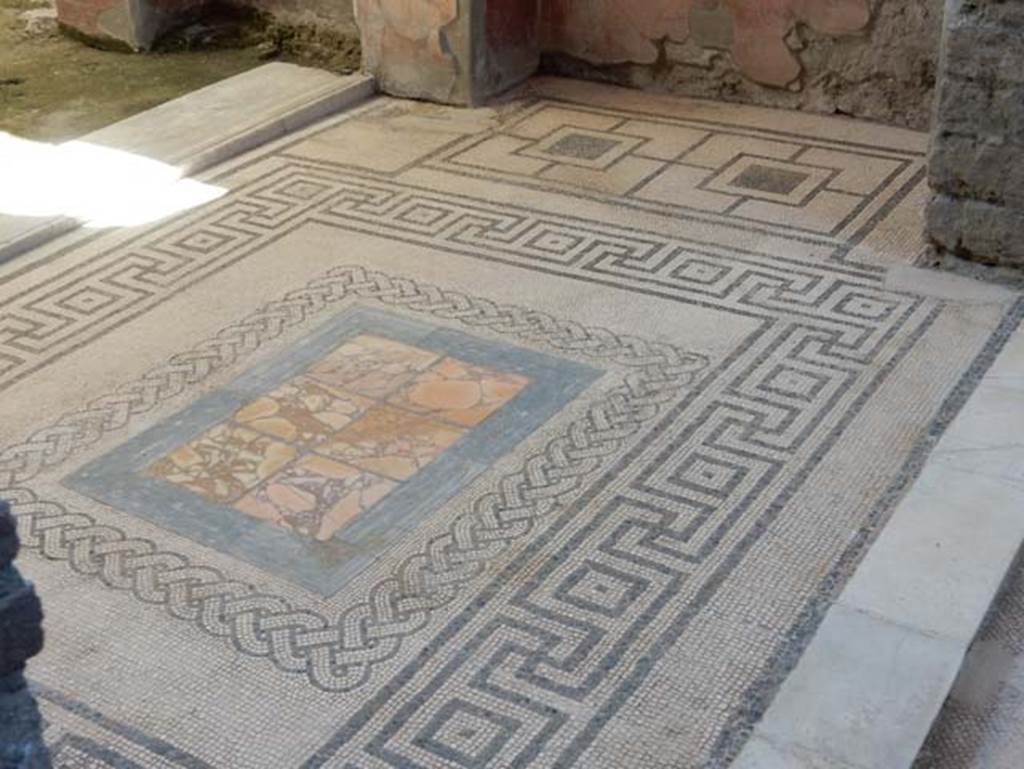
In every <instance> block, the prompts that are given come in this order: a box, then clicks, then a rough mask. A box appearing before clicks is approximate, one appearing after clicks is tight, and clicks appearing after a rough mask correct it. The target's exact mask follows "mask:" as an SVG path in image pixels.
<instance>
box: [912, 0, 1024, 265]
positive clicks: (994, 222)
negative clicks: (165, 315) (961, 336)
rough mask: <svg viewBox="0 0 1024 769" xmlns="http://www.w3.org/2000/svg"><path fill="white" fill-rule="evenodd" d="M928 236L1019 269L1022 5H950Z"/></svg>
mask: <svg viewBox="0 0 1024 769" xmlns="http://www.w3.org/2000/svg"><path fill="white" fill-rule="evenodd" d="M945 25H946V28H945V32H944V36H945V37H944V41H943V43H944V45H943V53H942V59H941V61H940V69H939V83H938V97H937V102H936V113H935V120H934V124H933V127H932V149H931V158H930V162H929V174H930V181H931V186H932V189H933V190H934V195H933V197H932V199H931V202H930V204H929V206H928V233H929V235H930V236H931V238H932V240H933V241H934V242H935V244H936V245H937V246H938V247H939V248H940V249H941V250H944V251H946V252H951V253H953V254H955V255H957V256H960V257H963V258H966V259H971V260H973V261H978V262H983V263H986V264H994V265H1006V266H1015V267H1021V266H1024V34H1022V29H1024V3H1022V2H1020V0H947V3H946V21H945Z"/></svg>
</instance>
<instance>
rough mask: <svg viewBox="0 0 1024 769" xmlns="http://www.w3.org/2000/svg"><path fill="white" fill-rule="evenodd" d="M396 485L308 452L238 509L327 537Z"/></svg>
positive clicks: (301, 532) (242, 501) (308, 534)
mask: <svg viewBox="0 0 1024 769" xmlns="http://www.w3.org/2000/svg"><path fill="white" fill-rule="evenodd" d="M394 487H395V484H394V483H392V482H391V481H389V480H387V479H385V478H381V477H380V476H377V475H374V474H373V473H368V472H365V471H363V470H359V469H357V468H354V467H350V466H349V465H345V464H342V463H340V462H334V461H332V460H330V459H327V458H325V457H319V456H306V457H303V458H302V459H300V460H299V461H298V462H296V463H295V464H293V465H291V466H290V467H288V468H287V469H285V470H283V471H281V472H280V473H278V474H277V475H275V476H273V477H272V478H271V479H270V480H268V481H266V482H265V483H263V484H260V486H259V487H258V488H256V489H254V490H253V491H252V492H250V493H249V494H247V495H246V496H244V497H243V498H242V499H240V500H239V501H238V502H237V503H236V504H235V508H236V509H238V510H241V511H242V512H243V513H246V514H248V515H251V516H252V517H254V518H259V519H260V520H264V521H270V522H271V523H275V524H277V525H279V526H284V527H285V528H287V529H290V530H291V531H293V532H295V533H296V534H299V535H301V536H304V537H312V538H313V539H316V540H319V541H324V540H327V539H330V538H331V536H332V535H334V533H335V532H337V531H338V530H339V529H340V528H341V527H343V526H344V525H345V524H346V523H348V522H349V521H351V520H352V519H353V518H355V517H356V516H357V515H359V514H360V513H362V512H364V511H366V510H368V509H369V508H371V507H373V505H374V504H375V503H377V502H378V501H380V500H381V499H382V498H383V497H384V496H385V495H386V494H388V492H390V491H391V490H392V489H394Z"/></svg>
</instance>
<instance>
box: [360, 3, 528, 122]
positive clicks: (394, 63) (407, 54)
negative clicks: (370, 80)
mask: <svg viewBox="0 0 1024 769" xmlns="http://www.w3.org/2000/svg"><path fill="white" fill-rule="evenodd" d="M538 2H539V0H355V7H356V21H357V22H358V24H359V30H360V38H361V40H362V47H363V63H364V66H365V68H366V69H367V71H368V72H369V73H370V74H372V75H374V76H375V77H376V78H377V84H378V86H379V87H380V89H381V90H382V91H384V92H385V93H389V94H393V95H396V96H407V97H411V98H417V99H428V100H430V101H439V102H445V103H448V104H464V105H468V104H479V103H482V102H483V101H485V100H486V99H488V98H489V97H491V96H493V95H495V94H497V93H500V92H501V91H504V90H506V89H508V88H509V87H511V86H513V85H515V84H517V83H519V82H521V81H523V80H525V79H526V78H528V77H529V76H530V75H531V74H533V72H534V71H535V70H536V69H537V65H538V63H539V60H540V53H539V47H538V43H537V24H538Z"/></svg>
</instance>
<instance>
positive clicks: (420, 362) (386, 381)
mask: <svg viewBox="0 0 1024 769" xmlns="http://www.w3.org/2000/svg"><path fill="white" fill-rule="evenodd" d="M438 357H439V356H438V354H437V353H435V352H431V351H429V350H420V349H418V348H416V347H411V346H409V345H406V344H402V343H400V342H395V341H393V340H390V339H382V338H381V337H376V336H369V335H365V334H364V335H361V336H358V337H356V338H355V339H353V340H352V341H351V342H348V343H346V344H343V345H342V346H341V347H339V348H338V349H337V350H335V351H334V352H333V353H331V355H329V356H328V357H327V358H325V359H324V360H322V361H321V362H319V363H317V364H316V365H314V366H312V367H311V368H310V370H309V375H310V376H311V377H313V378H314V379H317V380H319V381H321V382H323V383H325V384H328V385H335V386H344V387H345V388H346V389H348V390H350V391H352V392H354V393H359V394H361V395H366V396H369V397H371V398H378V397H381V396H384V395H387V394H389V393H391V392H393V391H394V390H396V389H397V388H398V387H401V385H402V384H403V383H405V382H407V381H409V380H410V379H412V378H413V377H414V376H416V374H418V373H419V372H421V371H423V370H424V369H426V368H427V367H428V366H429V365H430V364H432V363H433V362H434V361H436V360H437V359H438Z"/></svg>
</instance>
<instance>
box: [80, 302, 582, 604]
mask: <svg viewBox="0 0 1024 769" xmlns="http://www.w3.org/2000/svg"><path fill="white" fill-rule="evenodd" d="M599 373H600V372H598V371H597V370H596V369H592V368H590V367H588V366H582V365H580V364H577V363H573V362H571V361H567V360H564V359H560V358H555V357H552V356H550V355H547V354H544V353H539V352H535V351H531V350H527V349H523V348H519V347H514V346H511V345H508V344H504V343H498V342H493V341H487V340H484V339H480V338H477V337H473V336H469V335H467V334H463V333H461V332H456V331H452V330H450V329H443V328H436V327H433V326H427V325H423V324H420V323H416V322H413V321H409V320H407V319H403V318H398V317H396V316H393V315H390V314H388V313H381V312H377V311H371V310H367V309H362V308H353V309H351V310H349V311H347V312H344V313H341V314H340V315H339V316H337V317H336V318H335V319H333V320H332V321H331V322H330V323H328V324H325V326H324V327H323V328H321V329H319V330H318V331H316V332H315V333H313V334H311V335H310V337H308V338H307V339H305V340H302V341H301V342H300V343H298V344H296V345H294V346H293V347H292V348H290V349H288V350H286V351H284V352H282V353H281V354H280V355H278V356H277V357H276V358H273V359H271V360H267V361H265V362H263V363H261V364H260V365H258V366H255V367H253V368H252V369H250V370H249V371H248V372H246V373H244V374H243V375H241V376H240V377H239V378H237V379H236V380H234V381H233V382H231V383H230V384H228V385H227V386H225V387H224V388H223V389H221V390H217V391H214V392H211V393H208V394H207V395H205V396H203V397H202V398H200V399H199V400H197V401H195V402H194V403H192V404H191V405H190V406H188V407H186V408H185V409H184V410H182V411H181V412H179V413H178V414H175V415H174V416H172V417H170V418H168V419H166V420H165V421H163V422H161V423H159V424H157V425H155V426H153V427H151V428H149V429H148V430H146V431H144V432H142V433H141V434H139V435H137V436H136V437H134V438H132V439H130V440H129V441H128V442H126V443H125V444H123V445H122V446H120V447H118V448H116V449H114V450H113V451H111V452H110V453H108V454H106V455H104V456H102V457H100V458H98V459H96V460H94V461H93V462H91V463H89V464H88V465H86V466H85V467H83V468H82V469H81V470H79V471H77V472H76V473H74V474H72V475H71V476H69V477H68V478H66V479H65V482H66V483H67V484H68V485H69V486H70V487H71V488H74V489H77V490H80V491H83V492H85V493H87V494H89V495H90V496H92V497H94V498H96V499H99V500H102V501H104V502H106V503H108V504H110V505H112V506H116V507H118V508H119V509H121V510H125V511H128V512H132V513H134V514H136V515H139V516H141V517H143V518H146V519H149V520H152V521H155V522H157V523H159V524H160V525H163V526H165V527H167V528H170V529H172V530H175V531H178V532H180V533H182V534H184V535H186V536H189V537H192V538H193V539H195V540H196V541H197V542H200V543H202V544H203V545H205V546H208V547H212V548H215V549H218V550H221V551H223V552H226V553H232V554H235V555H238V556H241V557H244V558H246V559H247V560H249V561H251V562H252V563H253V564H255V565H257V566H259V567H260V568H263V569H268V570H274V571H277V572H279V573H281V574H283V575H285V576H287V577H288V578H290V579H293V580H294V581H296V582H298V583H299V584H302V585H304V586H307V587H310V588H312V589H314V590H317V591H318V592H321V593H323V594H325V595H330V594H331V593H333V592H334V591H336V590H337V589H338V588H340V587H341V586H342V585H344V584H345V583H346V581H347V579H349V578H350V577H351V576H352V575H354V574H356V573H358V572H359V571H360V570H361V569H362V568H364V567H365V566H367V565H368V564H369V563H371V562H372V561H373V560H374V559H375V558H376V557H378V555H379V554H380V553H381V552H382V551H383V550H384V549H385V548H386V547H388V546H390V544H392V543H394V542H397V541H399V540H400V539H401V538H402V537H403V536H404V535H405V533H406V532H408V531H409V530H410V529H411V528H413V527H415V526H416V525H418V524H419V523H420V522H422V521H423V520H425V518H426V517H428V516H429V515H430V514H432V513H433V512H434V511H436V510H437V509H438V508H439V506H440V505H443V504H444V503H445V501H446V500H448V499H449V498H451V497H452V496H453V495H455V494H457V493H458V492H459V491H460V490H461V489H462V488H464V486H465V484H467V483H468V482H469V481H470V480H472V479H473V478H474V477H475V476H476V475H477V474H479V473H480V472H482V471H484V470H485V469H486V468H487V467H489V466H490V464H491V463H492V462H493V461H495V460H496V459H497V458H499V457H500V456H502V455H503V454H504V453H505V452H506V451H507V450H508V449H509V448H511V447H512V446H514V445H515V444H516V443H517V442H518V441H520V440H522V439H523V438H525V437H526V436H528V435H529V434H530V433H531V432H533V430H535V429H536V428H537V427H538V426H539V425H541V424H544V423H545V422H546V421H547V420H548V419H550V418H551V417H552V416H553V415H554V414H555V413H557V411H558V410H559V409H560V408H561V407H562V405H564V404H565V403H567V402H568V401H569V400H571V399H572V398H574V397H575V396H576V395H577V394H578V393H579V392H581V391H582V389H583V388H584V387H585V386H586V385H587V384H588V383H589V382H591V381H593V380H594V379H595V378H596V377H597V376H598V375H599Z"/></svg>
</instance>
